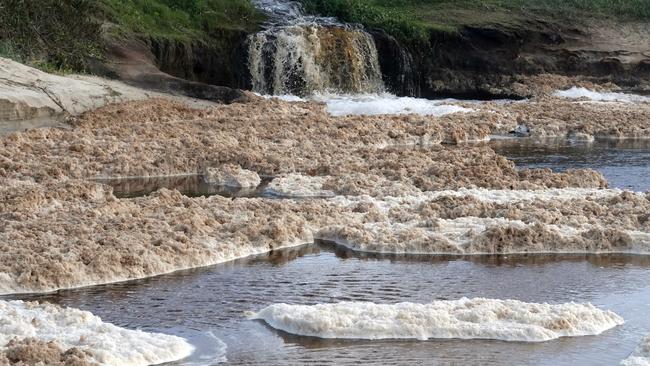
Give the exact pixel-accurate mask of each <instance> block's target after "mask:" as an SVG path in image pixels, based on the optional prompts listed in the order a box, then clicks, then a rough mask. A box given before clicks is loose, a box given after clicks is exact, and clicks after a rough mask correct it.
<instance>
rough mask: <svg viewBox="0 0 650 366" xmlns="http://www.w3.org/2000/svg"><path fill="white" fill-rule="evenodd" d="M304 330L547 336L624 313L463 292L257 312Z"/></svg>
mask: <svg viewBox="0 0 650 366" xmlns="http://www.w3.org/2000/svg"><path fill="white" fill-rule="evenodd" d="M252 318H253V319H260V320H263V321H265V322H266V323H267V324H269V325H270V326H271V327H273V328H276V329H279V330H282V331H285V332H288V333H292V334H297V335H302V336H311V337H319V338H345V339H419V340H427V339H441V338H458V339H495V340H503V341H519V342H542V341H548V340H552V339H556V338H560V337H576V336H587V335H597V334H600V333H602V332H604V331H606V330H608V329H610V328H613V327H616V326H617V325H621V324H623V319H622V318H621V317H620V316H618V315H616V314H615V313H613V312H611V311H606V310H600V309H598V308H596V307H594V306H593V305H591V304H577V303H566V304H559V305H551V304H536V303H526V302H521V301H517V300H494V299H483V298H475V299H468V298H462V299H460V300H453V301H434V302H432V303H430V304H415V303H406V302H405V303H399V304H394V305H385V304H375V303H362V302H342V303H338V304H318V305H311V306H309V305H287V304H274V305H271V306H269V307H267V308H265V309H263V310H261V311H260V312H258V313H257V314H254V315H253V316H252Z"/></svg>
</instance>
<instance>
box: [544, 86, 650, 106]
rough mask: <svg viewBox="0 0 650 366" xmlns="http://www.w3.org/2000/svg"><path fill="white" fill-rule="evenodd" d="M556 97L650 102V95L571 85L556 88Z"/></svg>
mask: <svg viewBox="0 0 650 366" xmlns="http://www.w3.org/2000/svg"><path fill="white" fill-rule="evenodd" d="M553 95H554V96H556V97H561V98H569V99H580V98H586V99H589V100H593V101H598V102H622V103H645V102H650V97H646V96H643V95H636V94H626V93H615V92H597V91H593V90H589V89H587V88H578V87H575V86H574V87H573V88H571V89H568V90H558V91H556V92H555V93H554V94H553Z"/></svg>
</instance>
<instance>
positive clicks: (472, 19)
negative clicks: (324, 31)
mask: <svg viewBox="0 0 650 366" xmlns="http://www.w3.org/2000/svg"><path fill="white" fill-rule="evenodd" d="M301 1H302V3H303V4H304V5H305V8H306V9H307V10H308V11H309V12H311V13H316V14H321V15H327V16H336V17H338V18H340V19H342V20H345V21H347V22H355V23H361V24H363V25H365V26H366V27H370V28H381V29H384V30H386V31H387V32H388V33H390V34H392V35H393V36H395V37H397V38H398V39H400V40H402V41H405V42H411V43H412V42H424V41H426V37H427V33H428V32H429V31H431V30H436V31H443V32H455V31H457V30H458V29H459V28H460V27H461V26H465V25H485V24H516V23H518V22H520V21H523V20H526V19H530V18H531V17H546V18H549V19H555V20H563V21H565V22H570V21H572V20H573V19H586V18H613V19H617V20H620V19H633V20H634V19H635V20H650V0H301Z"/></svg>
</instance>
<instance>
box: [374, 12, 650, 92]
mask: <svg viewBox="0 0 650 366" xmlns="http://www.w3.org/2000/svg"><path fill="white" fill-rule="evenodd" d="M373 36H374V37H375V41H376V43H377V49H378V50H379V53H380V63H381V66H382V73H383V74H384V79H385V81H386V85H387V86H388V87H389V89H390V90H391V91H392V92H394V93H397V94H400V95H415V96H422V97H428V98H432V97H440V96H456V97H469V98H490V97H513V96H517V93H515V92H514V91H513V90H512V84H513V82H514V81H515V78H514V77H515V76H516V75H535V74H542V73H552V74H560V75H584V76H588V77H593V78H597V79H602V80H603V81H613V82H616V83H618V84H621V85H625V86H630V87H634V86H638V85H639V84H647V83H648V80H650V26H648V25H647V24H642V23H624V24H620V23H619V24H617V23H614V22H606V21H599V22H596V21H593V22H591V23H583V24H577V25H576V24H571V25H561V24H557V23H549V22H544V21H533V20H531V21H530V22H528V23H525V24H520V25H518V26H512V25H511V26H504V25H493V26H482V27H471V26H466V27H464V28H462V29H461V30H460V32H458V33H448V32H431V34H430V39H429V44H428V45H427V46H424V47H422V46H421V45H420V46H402V45H400V44H399V43H398V42H397V41H396V40H395V39H394V38H392V37H390V36H389V35H387V34H386V33H385V32H383V31H380V30H378V31H374V32H373ZM522 96H523V95H522Z"/></svg>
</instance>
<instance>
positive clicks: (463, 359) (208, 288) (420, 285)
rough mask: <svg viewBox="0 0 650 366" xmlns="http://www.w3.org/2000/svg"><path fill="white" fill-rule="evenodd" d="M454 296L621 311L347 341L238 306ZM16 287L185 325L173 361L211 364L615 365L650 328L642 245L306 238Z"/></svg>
mask: <svg viewBox="0 0 650 366" xmlns="http://www.w3.org/2000/svg"><path fill="white" fill-rule="evenodd" d="M461 297H489V298H499V299H518V300H522V301H530V302H550V303H563V302H569V301H576V302H592V303H593V304H594V305H596V306H599V307H601V308H603V309H610V310H613V311H615V312H616V313H618V314H619V315H621V316H623V317H624V318H625V320H626V323H625V324H624V325H622V326H620V327H617V328H614V329H612V330H609V331H607V332H605V333H604V334H602V335H599V336H593V337H577V338H562V339H559V340H555V341H550V342H544V343H523V342H502V341H490V340H473V341H461V340H430V341H424V342H422V341H410V340H409V341H405V340H383V341H354V340H320V339H315V338H307V337H297V336H292V335H289V334H286V333H282V332H279V331H276V330H274V329H271V328H269V327H268V326H266V325H264V324H263V323H261V322H259V321H251V320H248V319H247V318H246V317H245V315H244V312H246V311H257V310H260V309H262V308H264V307H265V306H267V305H270V304H272V303H277V302H285V303H291V304H315V303H327V302H339V301H350V300H352V301H374V302H378V303H396V302H401V301H410V302H419V303H426V302H430V301H432V300H445V299H458V298H461ZM21 298H22V299H26V300H35V299H39V300H47V301H51V302H54V303H58V304H62V305H67V306H73V307H78V308H81V309H84V310H90V311H92V312H93V313H95V314H97V315H99V316H101V317H102V319H103V320H105V321H109V322H112V323H115V324H117V325H120V326H124V327H127V328H132V329H133V328H140V329H143V330H149V331H160V332H165V333H172V334H178V335H182V336H185V337H187V338H189V339H190V340H191V341H192V342H193V343H194V344H195V345H197V346H198V351H197V353H196V354H195V355H193V357H192V359H190V360H184V361H182V362H178V363H174V365H189V364H206V365H209V364H215V363H216V361H218V360H219V359H220V357H221V356H220V351H221V350H223V347H224V344H225V347H226V358H227V360H228V362H229V363H231V364H240V365H244V364H245V365H251V364H259V365H268V364H282V365H293V364H305V363H313V364H337V365H345V364H356V363H359V362H364V363H374V364H400V365H412V364H443V365H445V364H477V363H480V364H492V365H504V364H508V365H520V364H527V365H574V366H575V365H615V364H617V363H618V362H619V361H620V360H622V359H624V358H625V357H627V355H628V354H629V353H630V352H631V351H632V350H633V349H634V347H635V346H636V344H637V343H638V342H639V341H640V339H641V338H642V336H643V335H645V334H646V333H650V317H648V316H647V309H648V308H649V307H650V257H642V256H620V255H616V256H614V255H607V256H602V255H592V256H584V255H578V256H575V255H574V256H566V255H564V256H548V255H534V256H533V255H529V256H508V257H504V256H477V257H442V256H411V257H404V256H402V257H400V256H392V257H391V256H380V255H358V254H355V253H352V252H349V251H345V250H342V249H337V248H335V247H334V246H332V245H329V244H324V245H323V246H322V247H319V246H318V245H308V246H303V247H300V248H294V249H291V250H285V251H279V252H275V253H272V254H270V255H263V256H258V257H254V258H250V259H246V260H240V261H237V262H234V263H230V264H223V265H217V266H214V267H210V268H204V269H197V270H191V271H183V272H178V273H175V274H170V275H165V276H160V277H156V278H151V279H147V280H141V281H135V282H130V283H122V284H113V285H106V286H98V287H92V288H86V289H77V290H69V291H60V292H58V293H54V294H47V295H32V296H28V295H26V296H22V297H21ZM215 337H216V338H215ZM213 358H214V359H216V361H213V360H212V359H213Z"/></svg>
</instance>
